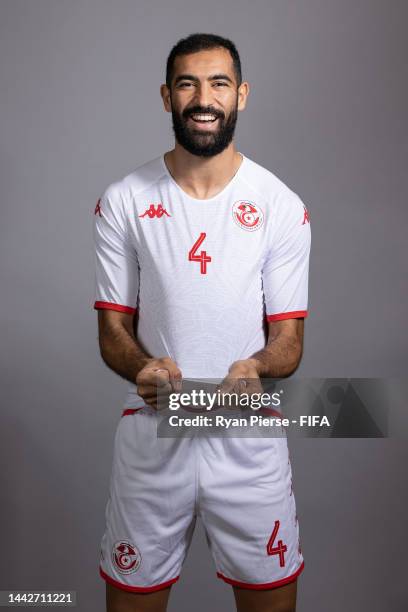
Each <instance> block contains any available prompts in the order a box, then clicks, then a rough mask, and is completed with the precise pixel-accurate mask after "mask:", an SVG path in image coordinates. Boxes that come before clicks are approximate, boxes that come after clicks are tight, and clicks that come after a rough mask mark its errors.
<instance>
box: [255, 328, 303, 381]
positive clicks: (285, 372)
mask: <svg viewBox="0 0 408 612" xmlns="http://www.w3.org/2000/svg"><path fill="white" fill-rule="evenodd" d="M303 333H304V319H286V320H284V321H271V322H269V323H268V342H267V344H266V346H265V348H264V349H263V350H261V351H258V352H257V353H255V354H254V355H252V356H251V357H250V358H249V360H248V361H250V362H252V363H253V365H254V367H255V368H256V371H257V374H258V376H259V377H261V378H285V377H286V376H290V375H291V374H293V372H294V371H295V370H296V369H297V367H298V365H299V363H300V360H301V358H302V352H303Z"/></svg>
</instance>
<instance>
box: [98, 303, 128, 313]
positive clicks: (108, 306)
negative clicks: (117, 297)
mask: <svg viewBox="0 0 408 612" xmlns="http://www.w3.org/2000/svg"><path fill="white" fill-rule="evenodd" d="M94 309H95V310H116V311H117V312H125V313H126V314H135V312H136V310H137V309H136V308H131V307H130V306H122V305H121V304H113V303H112V302H95V304H94Z"/></svg>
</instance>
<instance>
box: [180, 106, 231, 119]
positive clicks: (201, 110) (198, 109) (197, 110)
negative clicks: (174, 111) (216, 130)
mask: <svg viewBox="0 0 408 612" xmlns="http://www.w3.org/2000/svg"><path fill="white" fill-rule="evenodd" d="M206 114H211V115H214V117H216V118H217V119H224V118H225V115H224V113H223V112H221V111H219V110H216V109H214V108H211V107H207V108H205V107H204V106H193V107H191V108H186V109H184V111H183V112H182V117H183V119H188V118H189V117H191V115H206Z"/></svg>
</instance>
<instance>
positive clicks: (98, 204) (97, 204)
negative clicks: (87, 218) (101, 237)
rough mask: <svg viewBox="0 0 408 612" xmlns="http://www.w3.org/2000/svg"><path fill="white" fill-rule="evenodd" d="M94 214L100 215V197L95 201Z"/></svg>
mask: <svg viewBox="0 0 408 612" xmlns="http://www.w3.org/2000/svg"><path fill="white" fill-rule="evenodd" d="M94 214H95V215H99V216H100V217H102V210H101V199H100V198H99V200H98V201H97V203H96V206H95V212H94Z"/></svg>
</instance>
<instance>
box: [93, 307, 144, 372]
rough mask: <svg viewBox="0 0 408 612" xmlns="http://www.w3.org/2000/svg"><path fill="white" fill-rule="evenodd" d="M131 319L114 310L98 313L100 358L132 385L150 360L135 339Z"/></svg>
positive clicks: (130, 315) (130, 316)
mask: <svg viewBox="0 0 408 612" xmlns="http://www.w3.org/2000/svg"><path fill="white" fill-rule="evenodd" d="M133 317H134V315H133V314H127V313H123V312H116V311H114V310H99V311H98V329H99V348H100V353H101V357H102V359H103V360H104V362H105V363H106V365H107V366H108V367H109V368H111V369H112V370H113V371H114V372H116V374H119V376H122V378H126V380H129V381H130V382H132V383H134V382H135V381H136V377H137V375H138V374H139V372H140V370H142V369H143V368H144V367H145V366H146V365H147V364H148V363H149V362H150V361H151V360H152V357H151V356H150V355H148V354H147V353H146V352H145V351H144V350H143V349H142V347H141V346H140V344H139V343H138V342H137V340H136V338H135V335H134V331H133Z"/></svg>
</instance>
